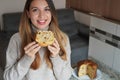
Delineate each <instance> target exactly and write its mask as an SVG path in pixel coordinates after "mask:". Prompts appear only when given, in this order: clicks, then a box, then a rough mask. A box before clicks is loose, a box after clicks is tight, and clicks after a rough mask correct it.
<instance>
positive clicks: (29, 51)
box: [24, 41, 41, 58]
mask: <svg viewBox="0 0 120 80" xmlns="http://www.w3.org/2000/svg"><path fill="white" fill-rule="evenodd" d="M40 48H41V47H40V46H39V44H37V43H36V42H35V41H34V42H31V43H29V44H28V45H27V46H25V47H24V50H25V54H26V55H28V56H29V57H31V58H34V56H35V54H36V53H37V52H38V51H39V49H40Z"/></svg>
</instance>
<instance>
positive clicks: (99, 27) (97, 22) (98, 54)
mask: <svg viewBox="0 0 120 80" xmlns="http://www.w3.org/2000/svg"><path fill="white" fill-rule="evenodd" d="M89 56H91V57H94V58H95V59H97V60H99V61H101V62H103V63H105V64H106V65H108V66H109V67H110V68H113V69H114V70H116V71H119V72H120V69H119V68H120V62H119V61H120V25H118V24H115V23H112V22H109V21H105V20H102V19H99V18H96V17H93V16H91V23H90V40H89Z"/></svg>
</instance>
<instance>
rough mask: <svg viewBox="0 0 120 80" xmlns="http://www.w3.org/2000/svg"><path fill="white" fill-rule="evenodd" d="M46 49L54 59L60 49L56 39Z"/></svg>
mask: <svg viewBox="0 0 120 80" xmlns="http://www.w3.org/2000/svg"><path fill="white" fill-rule="evenodd" d="M48 49H49V51H50V52H51V56H52V57H55V56H57V55H58V54H59V51H60V47H59V44H58V42H57V40H56V39H55V41H54V43H53V44H52V45H50V46H48Z"/></svg>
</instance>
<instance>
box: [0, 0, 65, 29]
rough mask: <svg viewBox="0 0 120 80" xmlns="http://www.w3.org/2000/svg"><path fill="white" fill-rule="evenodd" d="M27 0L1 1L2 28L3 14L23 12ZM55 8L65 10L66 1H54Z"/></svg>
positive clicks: (0, 26) (0, 20)
mask: <svg viewBox="0 0 120 80" xmlns="http://www.w3.org/2000/svg"><path fill="white" fill-rule="evenodd" d="M25 1H26V0H0V28H2V14H3V13H9V12H19V11H23V8H24V4H25ZM53 1H54V4H55V7H56V8H57V9H58V8H65V0H53Z"/></svg>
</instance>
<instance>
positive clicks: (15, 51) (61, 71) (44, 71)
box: [4, 33, 72, 80]
mask: <svg viewBox="0 0 120 80" xmlns="http://www.w3.org/2000/svg"><path fill="white" fill-rule="evenodd" d="M20 46H21V39H20V35H19V33H16V34H14V35H13V36H12V37H11V39H10V42H9V45H8V49H7V51H6V68H5V71H4V79H5V80H69V78H70V76H71V74H72V68H71V62H70V54H71V48H70V43H69V39H67V45H66V46H65V49H66V52H67V61H64V60H62V59H61V57H60V56H57V57H55V58H50V59H51V61H52V64H53V70H52V69H50V68H48V66H47V64H46V62H45V60H44V59H43V56H44V53H45V50H46V48H41V49H40V50H39V53H40V57H41V61H42V63H41V66H40V68H39V69H37V70H33V69H30V65H31V63H32V62H33V60H34V59H32V58H30V57H29V56H27V55H24V56H23V57H22V58H21V59H20V60H19V61H17V60H18V58H19V57H20Z"/></svg>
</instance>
